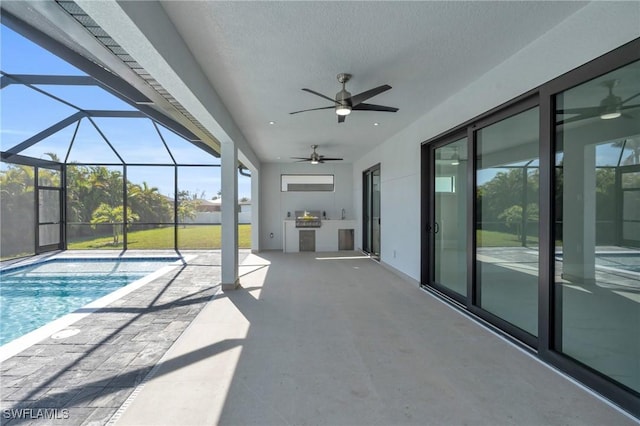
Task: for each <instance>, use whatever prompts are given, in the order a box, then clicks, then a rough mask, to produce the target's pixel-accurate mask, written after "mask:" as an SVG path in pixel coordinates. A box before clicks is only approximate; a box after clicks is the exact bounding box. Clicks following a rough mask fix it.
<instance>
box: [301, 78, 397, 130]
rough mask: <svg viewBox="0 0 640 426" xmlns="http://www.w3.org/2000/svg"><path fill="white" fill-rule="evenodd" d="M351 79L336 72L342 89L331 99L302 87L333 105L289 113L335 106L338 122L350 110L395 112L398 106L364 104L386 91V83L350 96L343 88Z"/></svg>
mask: <svg viewBox="0 0 640 426" xmlns="http://www.w3.org/2000/svg"><path fill="white" fill-rule="evenodd" d="M350 79H351V74H346V73H340V74H338V81H339V82H340V83H342V90H341V91H339V92H338V93H336V98H335V99H331V98H330V97H328V96H325V95H323V94H321V93H318V92H315V91H313V90H311V89H306V88H305V89H302V90H304V91H305V92H309V93H312V94H314V95H316V96H320V97H321V98H324V99H326V100H328V101H331V102H333V106H328V107H321V108H311V109H304V110H302V111H294V112H291V113H289V114H298V113H300V112H306V111H317V110H320V109H333V108H335V110H336V114H337V115H338V123H343V122H344V120H345V117H346V116H347V115H349V114H351V111H352V110H353V111H384V112H397V111H398V108H394V107H388V106H383V105H374V104H366V103H364V101H366V100H367V99H369V98H372V97H374V96H376V95H379V94H380V93H382V92H386V91H387V90H389V89H391V86H389V85H388V84H384V85H382V86H378V87H375V88H373V89H370V90H367V91H366V92H362V93H359V94H357V95H355V96H351V93H349V92H347V89H346V88H345V84H346V83H347V81H349V80H350Z"/></svg>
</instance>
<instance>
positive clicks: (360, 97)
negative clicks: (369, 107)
mask: <svg viewBox="0 0 640 426" xmlns="http://www.w3.org/2000/svg"><path fill="white" fill-rule="evenodd" d="M389 89H391V86H389V85H388V84H385V85H382V86H378V87H376V88H374V89H370V90H367V91H366V92H362V93H358V94H357V95H354V96H352V97H351V107H355V106H356V105H360V104H361V103H362V102H364V101H366V100H367V99H369V98H373V97H374V96H376V95H379V94H380V93H382V92H386V91H387V90H389Z"/></svg>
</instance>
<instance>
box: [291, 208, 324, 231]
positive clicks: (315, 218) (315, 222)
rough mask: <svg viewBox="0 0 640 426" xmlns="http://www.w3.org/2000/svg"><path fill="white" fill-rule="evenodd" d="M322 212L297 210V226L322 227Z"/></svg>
mask: <svg viewBox="0 0 640 426" xmlns="http://www.w3.org/2000/svg"><path fill="white" fill-rule="evenodd" d="M321 226H322V221H321V220H320V212H319V211H314V210H311V211H309V210H296V228H320V227H321Z"/></svg>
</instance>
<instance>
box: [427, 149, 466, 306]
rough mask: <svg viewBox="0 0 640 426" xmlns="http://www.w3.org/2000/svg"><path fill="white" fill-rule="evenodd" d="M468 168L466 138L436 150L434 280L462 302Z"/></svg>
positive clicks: (432, 228)
mask: <svg viewBox="0 0 640 426" xmlns="http://www.w3.org/2000/svg"><path fill="white" fill-rule="evenodd" d="M467 164H468V155H467V138H466V137H465V138H462V139H458V140H456V141H453V142H449V143H446V144H445V145H441V146H438V147H434V148H433V151H432V155H431V170H433V172H434V173H433V175H432V176H431V179H430V183H429V188H430V191H431V194H432V200H433V204H432V205H433V211H432V216H431V217H432V218H431V220H430V224H429V231H430V236H431V239H432V241H431V247H432V253H433V259H432V261H431V264H432V265H433V266H432V271H433V274H432V277H430V280H431V285H433V286H434V287H437V288H438V289H439V290H441V291H443V292H445V293H447V294H448V295H449V296H451V297H454V298H455V299H458V300H463V299H464V298H465V297H466V296H467V232H466V227H467Z"/></svg>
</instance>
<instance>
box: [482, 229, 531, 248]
mask: <svg viewBox="0 0 640 426" xmlns="http://www.w3.org/2000/svg"><path fill="white" fill-rule="evenodd" d="M476 242H477V245H478V247H522V241H521V240H520V238H518V237H517V236H516V235H515V234H509V233H507V232H498V231H486V230H482V231H478V233H477V234H476ZM527 245H528V246H532V245H533V246H537V245H538V237H532V236H531V235H529V236H527Z"/></svg>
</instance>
